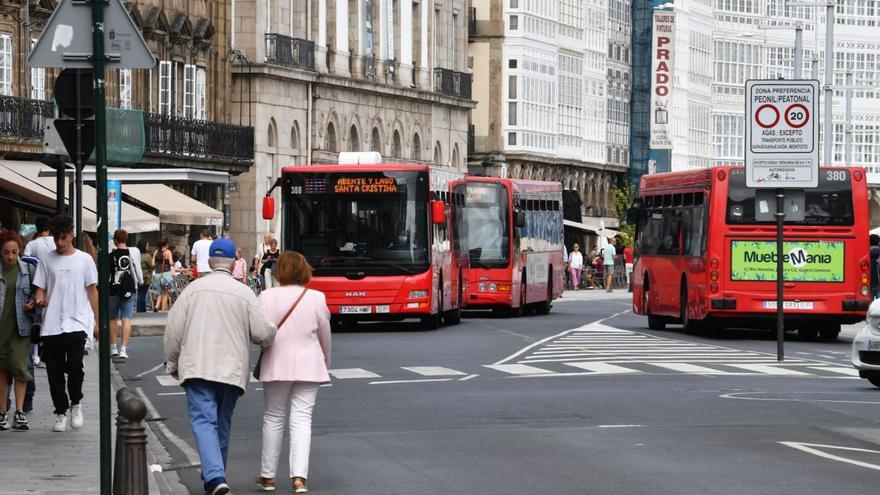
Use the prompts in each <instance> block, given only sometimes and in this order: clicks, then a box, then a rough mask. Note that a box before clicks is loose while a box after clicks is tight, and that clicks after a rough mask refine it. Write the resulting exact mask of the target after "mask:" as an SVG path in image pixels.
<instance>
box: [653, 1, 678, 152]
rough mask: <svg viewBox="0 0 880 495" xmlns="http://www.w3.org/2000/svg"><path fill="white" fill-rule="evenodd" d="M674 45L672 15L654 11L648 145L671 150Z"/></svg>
mask: <svg viewBox="0 0 880 495" xmlns="http://www.w3.org/2000/svg"><path fill="white" fill-rule="evenodd" d="M674 45H675V14H674V13H673V12H670V11H662V10H658V11H655V12H654V34H653V36H652V41H651V148H652V149H655V150H670V149H672V125H671V124H670V118H669V114H670V112H671V110H672V105H671V103H672V68H673V57H672V54H673V47H674Z"/></svg>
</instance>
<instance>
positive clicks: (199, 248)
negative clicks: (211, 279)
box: [190, 229, 214, 278]
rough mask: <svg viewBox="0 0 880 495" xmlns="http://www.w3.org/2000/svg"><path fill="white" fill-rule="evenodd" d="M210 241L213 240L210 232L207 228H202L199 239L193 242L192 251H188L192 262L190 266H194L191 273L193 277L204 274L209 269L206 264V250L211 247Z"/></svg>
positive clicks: (207, 256) (207, 254)
mask: <svg viewBox="0 0 880 495" xmlns="http://www.w3.org/2000/svg"><path fill="white" fill-rule="evenodd" d="M212 242H214V241H213V240H212V239H211V232H210V231H209V230H208V229H204V230H202V235H201V239H199V240H197V241H196V242H195V243H194V244H193V247H192V251H191V252H190V254H191V255H192V260H191V261H192V264H191V265H190V266H194V267H195V270H194V271H193V274H192V275H193V277H195V278H199V276H200V275H205V274H207V273H208V272H210V271H211V267H210V266H209V265H208V258H209V253H208V250H209V249H211V243H212Z"/></svg>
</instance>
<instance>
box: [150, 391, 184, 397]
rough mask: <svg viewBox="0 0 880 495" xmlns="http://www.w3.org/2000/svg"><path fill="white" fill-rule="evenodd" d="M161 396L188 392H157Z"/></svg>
mask: <svg viewBox="0 0 880 495" xmlns="http://www.w3.org/2000/svg"><path fill="white" fill-rule="evenodd" d="M156 395H158V396H159V397H165V396H168V395H186V392H162V393H161V394H156Z"/></svg>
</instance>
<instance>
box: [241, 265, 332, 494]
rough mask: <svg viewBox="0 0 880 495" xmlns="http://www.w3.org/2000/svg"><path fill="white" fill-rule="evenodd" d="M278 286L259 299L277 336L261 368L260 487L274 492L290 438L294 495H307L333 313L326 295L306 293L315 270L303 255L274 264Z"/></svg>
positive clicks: (326, 366)
mask: <svg viewBox="0 0 880 495" xmlns="http://www.w3.org/2000/svg"><path fill="white" fill-rule="evenodd" d="M275 278H276V279H277V280H278V283H279V284H280V286H279V287H275V288H272V289H269V290H267V291H264V292H262V293H260V305H261V306H262V308H263V310H264V311H265V312H266V315H267V316H268V317H269V319H271V320H272V321H277V322H279V324H278V334H277V336H276V338H275V341H274V342H273V343H272V345H271V346H270V347H269V348H268V349H266V351H265V352H264V354H263V359H262V361H261V366H260V380H261V381H262V382H263V402H264V407H265V411H264V413H263V452H262V459H261V468H260V476H258V477H257V479H256V483H257V486H258V487H259V488H262V489H263V490H266V491H271V490H274V489H275V485H276V481H275V473H276V469H277V468H278V457H279V456H280V455H281V445H282V441H283V439H284V429H285V428H284V426H285V425H288V430H289V431H288V434H289V436H290V459H289V463H290V477H291V480H292V481H291V483H292V485H293V491H294V493H305V492H306V491H307V490H308V488H307V480H308V477H309V451H310V449H311V441H312V410H313V409H314V407H315V400H316V398H317V395H318V387H319V386H320V384H322V383H328V382H329V381H330V375H329V372H328V370H329V369H330V310H329V309H328V308H327V300H326V298H325V297H324V294H323V293H322V292H319V291H316V290H311V289H307V288H306V284H308V283H309V280H311V278H312V267H311V266H309V262H308V261H306V259H305V258H304V257H303V256H302V255H301V254H299V253H295V252H293V251H285V252H283V253H282V254H281V256H280V257H279V258H278V262H277V263H276V264H275Z"/></svg>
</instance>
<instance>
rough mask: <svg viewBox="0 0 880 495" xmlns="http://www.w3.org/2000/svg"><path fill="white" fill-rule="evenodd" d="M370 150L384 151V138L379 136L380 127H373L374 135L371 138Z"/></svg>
mask: <svg viewBox="0 0 880 495" xmlns="http://www.w3.org/2000/svg"><path fill="white" fill-rule="evenodd" d="M370 151H378V152H379V153H382V138H381V137H379V128H378V127H373V135H372V137H371V138H370Z"/></svg>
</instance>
